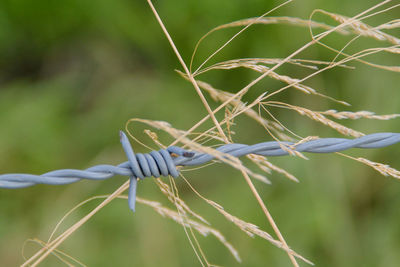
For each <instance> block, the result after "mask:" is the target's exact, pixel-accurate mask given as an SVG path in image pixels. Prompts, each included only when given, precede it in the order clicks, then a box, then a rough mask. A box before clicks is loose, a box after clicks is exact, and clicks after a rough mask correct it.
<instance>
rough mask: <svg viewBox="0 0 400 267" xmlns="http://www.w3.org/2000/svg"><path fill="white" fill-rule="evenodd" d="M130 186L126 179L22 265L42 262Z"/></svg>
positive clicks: (24, 266)
mask: <svg viewBox="0 0 400 267" xmlns="http://www.w3.org/2000/svg"><path fill="white" fill-rule="evenodd" d="M128 187H129V180H128V181H126V182H125V183H124V184H123V185H121V186H120V187H119V188H118V189H117V190H116V191H114V192H113V193H112V194H111V195H109V196H108V197H107V198H106V199H105V200H104V201H102V202H101V203H100V204H99V205H98V206H97V207H96V208H94V209H93V210H92V211H91V212H90V213H89V214H87V215H86V216H85V217H83V218H82V219H80V220H79V221H78V222H77V223H75V224H74V225H73V226H71V227H70V228H68V230H66V231H65V232H64V233H62V234H61V235H59V236H58V237H57V238H56V239H54V240H53V241H52V242H51V243H49V244H47V245H46V246H44V247H43V248H42V249H41V250H39V251H38V252H36V254H35V255H33V256H32V257H30V258H29V260H27V261H25V262H24V263H23V264H22V265H21V267H26V266H32V267H34V266H37V265H38V264H39V263H40V262H42V261H43V260H44V259H45V258H46V257H47V256H48V255H49V254H50V253H52V252H53V251H54V250H55V249H56V248H57V247H58V246H59V245H60V244H61V243H62V242H64V241H65V240H66V239H67V238H68V237H69V236H70V235H71V234H72V233H73V232H75V231H76V230H77V229H79V227H81V226H82V225H83V224H84V223H86V222H87V221H88V220H89V219H90V218H91V217H92V216H93V215H95V214H96V213H97V212H98V211H99V210H101V209H102V208H103V207H104V206H106V205H107V204H108V203H110V202H111V201H112V200H113V199H115V198H117V197H118V196H120V195H121V194H122V193H123V192H124V191H125V190H126V189H128ZM34 260H36V261H35V262H33V261H34Z"/></svg>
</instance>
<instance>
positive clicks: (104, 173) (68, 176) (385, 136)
mask: <svg viewBox="0 0 400 267" xmlns="http://www.w3.org/2000/svg"><path fill="white" fill-rule="evenodd" d="M120 141H121V144H122V147H123V149H124V151H125V154H126V156H127V158H128V161H126V162H123V163H121V164H119V165H117V166H114V165H105V164H104V165H97V166H94V167H90V168H88V169H86V170H75V169H63V170H56V171H51V172H47V173H44V174H42V175H33V174H19V173H11V174H2V175H0V188H23V187H28V186H32V185H36V184H50V185H63V184H70V183H75V182H77V181H80V180H82V179H87V180H104V179H109V178H111V177H113V176H115V175H123V176H129V177H130V187H129V200H128V202H129V207H130V208H131V209H132V210H133V211H134V210H135V199H136V186H137V179H138V178H139V179H144V178H147V177H160V176H168V175H171V176H172V177H178V176H179V172H178V170H177V169H176V167H177V166H194V165H201V164H204V163H207V162H209V161H212V160H214V159H215V157H214V156H213V155H210V154H207V153H199V152H195V151H188V150H185V149H183V148H180V147H177V146H171V147H168V148H167V149H161V150H158V151H151V152H150V153H148V154H141V153H134V151H133V149H132V146H131V144H130V143H129V140H128V138H127V136H126V135H125V133H123V132H122V131H121V132H120ZM398 142H400V133H375V134H370V135H365V136H362V137H359V138H355V139H347V138H321V139H316V140H311V141H307V142H304V143H299V144H295V143H292V142H277V141H270V142H264V143H259V144H255V145H245V144H226V145H222V146H220V147H218V148H216V150H218V151H219V152H222V153H226V154H229V155H231V156H234V157H241V156H244V155H248V154H256V155H262V156H284V155H288V154H289V153H290V150H292V151H297V152H309V153H333V152H339V151H343V150H347V149H350V148H380V147H385V146H390V145H393V144H395V143H398ZM175 155H176V156H175Z"/></svg>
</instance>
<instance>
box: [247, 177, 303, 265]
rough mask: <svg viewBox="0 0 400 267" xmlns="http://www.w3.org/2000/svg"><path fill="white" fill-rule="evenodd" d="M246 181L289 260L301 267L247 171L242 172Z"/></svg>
mask: <svg viewBox="0 0 400 267" xmlns="http://www.w3.org/2000/svg"><path fill="white" fill-rule="evenodd" d="M241 172H242V175H243V177H244V179H245V180H246V182H247V184H248V185H249V187H250V190H251V192H252V193H253V195H254V196H255V197H256V199H257V202H258V204H259V205H260V207H261V209H262V210H263V212H264V214H265V216H266V217H267V219H268V221H269V223H270V224H271V226H272V229H273V230H274V232H275V234H276V235H277V236H278V239H279V241H281V242H282V244H283V245H284V246H285V248H286V251H287V253H288V256H289V259H290V261H291V262H292V264H293V266H296V267H299V264H298V263H297V261H296V258H295V257H294V256H293V254H292V253H290V252H289V251H288V250H289V249H290V248H289V246H288V245H287V243H286V241H285V239H284V238H283V235H282V234H281V232H280V231H279V228H278V226H277V225H276V223H275V221H274V218H272V215H271V213H269V211H268V209H267V206H266V205H265V203H264V202H263V200H262V199H261V197H260V194H259V193H258V192H257V189H256V187H255V186H254V184H253V182H252V181H251V179H250V177H249V175H248V174H247V173H246V172H245V171H241Z"/></svg>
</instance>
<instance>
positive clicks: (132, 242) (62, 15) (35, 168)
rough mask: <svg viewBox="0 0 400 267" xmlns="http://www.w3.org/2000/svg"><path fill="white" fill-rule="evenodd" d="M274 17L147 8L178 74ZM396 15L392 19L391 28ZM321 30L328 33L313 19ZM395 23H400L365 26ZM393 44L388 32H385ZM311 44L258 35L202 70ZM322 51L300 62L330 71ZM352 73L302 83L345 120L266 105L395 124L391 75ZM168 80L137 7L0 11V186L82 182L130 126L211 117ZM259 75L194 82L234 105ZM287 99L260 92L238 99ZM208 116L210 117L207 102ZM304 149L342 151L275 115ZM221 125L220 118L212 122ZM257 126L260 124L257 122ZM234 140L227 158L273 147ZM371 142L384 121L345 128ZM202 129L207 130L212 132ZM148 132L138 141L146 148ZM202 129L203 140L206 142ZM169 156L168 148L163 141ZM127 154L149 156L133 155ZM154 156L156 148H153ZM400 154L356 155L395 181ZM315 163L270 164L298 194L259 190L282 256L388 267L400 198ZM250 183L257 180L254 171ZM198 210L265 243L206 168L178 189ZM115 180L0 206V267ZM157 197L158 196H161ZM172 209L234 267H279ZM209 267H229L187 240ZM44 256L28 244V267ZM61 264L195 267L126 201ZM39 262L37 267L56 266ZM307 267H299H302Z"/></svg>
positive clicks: (7, 195) (250, 213)
mask: <svg viewBox="0 0 400 267" xmlns="http://www.w3.org/2000/svg"><path fill="white" fill-rule="evenodd" d="M280 3H281V2H280V1H262V0H249V1H236V0H235V1H228V0H224V1H177V0H171V1H156V2H155V3H154V4H155V6H156V8H157V9H158V11H159V13H160V15H161V17H162V18H163V20H164V22H165V24H166V26H167V28H168V29H169V31H170V33H171V35H172V37H173V39H174V40H175V42H176V45H177V47H178V49H179V50H180V51H181V53H182V55H183V57H184V59H185V60H186V62H189V59H190V55H191V52H192V51H193V48H194V45H195V44H196V41H197V40H198V39H199V38H200V37H201V36H202V35H203V34H205V33H206V32H207V31H208V30H210V29H211V28H213V27H215V26H217V25H220V24H223V23H227V22H230V21H234V20H238V19H242V18H247V17H254V16H258V15H261V14H262V13H264V12H265V11H267V10H269V9H271V8H273V7H275V6H276V5H278V4H280ZM376 3H378V1H361V0H358V1H344V0H341V1H328V0H324V1H316V0H315V1H294V2H293V3H291V4H289V5H287V6H285V7H283V8H281V9H279V10H278V11H276V12H274V13H273V14H271V15H274V16H294V17H300V18H305V19H307V18H308V16H309V15H310V13H311V12H312V10H313V9H316V8H323V9H325V10H328V11H331V12H335V13H341V14H343V15H346V16H353V15H355V14H358V13H359V12H361V11H363V10H365V9H367V8H369V7H370V6H372V5H374V4H376ZM396 14H397V17H396ZM316 19H320V20H321V21H324V20H325V18H323V17H322V16H316ZM392 19H398V9H395V10H392V11H389V12H386V13H384V14H381V15H379V16H377V17H373V18H371V19H369V20H367V21H366V22H367V23H382V22H385V21H388V20H392ZM237 30H238V29H233V30H232V29H230V30H226V31H222V32H218V33H215V34H214V35H212V36H210V38H209V39H207V40H206V41H205V43H204V44H203V45H202V46H201V48H200V51H199V54H198V57H197V60H196V61H195V65H196V66H198V64H199V63H200V62H201V59H204V58H205V57H206V56H207V55H208V54H209V53H210V52H211V51H214V49H216V48H217V47H218V45H221V44H222V43H223V42H224V41H225V40H227V39H228V38H229V37H230V36H232V34H233V33H235V32H236V31H237ZM391 33H392V34H396V33H397V34H398V33H399V32H398V31H397V32H395V31H392V32H391ZM349 38H350V37H342V36H340V35H337V34H333V35H332V36H331V37H330V38H329V39H327V42H328V43H329V44H330V45H332V46H334V47H335V48H339V49H340V48H341V47H342V46H343V45H344V44H345V43H346V41H348V40H349ZM309 40H310V35H309V32H308V29H305V28H301V27H293V26H285V25H269V26H262V25H255V26H253V27H251V28H250V29H249V30H248V31H247V32H246V33H244V34H243V35H241V36H240V37H239V38H237V40H235V41H234V42H233V43H232V44H231V45H229V46H228V47H227V48H226V49H225V50H224V51H223V52H222V53H221V55H219V56H217V58H216V59H215V60H214V61H213V62H216V61H220V60H225V59H231V58H244V57H268V58H273V57H279V58H282V57H285V56H287V55H289V53H291V52H293V51H295V50H296V49H297V48H299V47H300V46H301V45H302V44H305V43H306V42H308V41H309ZM378 45H380V46H387V45H388V44H386V43H378V42H375V41H370V40H368V39H365V38H361V40H360V41H359V42H356V43H355V44H353V45H352V46H350V47H349V51H352V49H353V51H359V50H360V49H361V48H363V47H366V46H370V47H374V46H378ZM334 56H335V55H334V54H333V53H331V52H329V51H328V50H327V49H324V48H321V47H312V48H311V49H309V50H307V51H306V52H304V53H302V54H300V55H299V57H300V58H309V59H320V60H332V59H333V57H334ZM369 59H371V60H375V62H379V63H382V64H387V65H395V64H396V63H397V64H398V58H395V57H393V56H391V55H384V54H379V55H377V56H374V57H371V58H369ZM352 65H353V66H355V67H356V69H355V70H349V69H339V68H336V69H333V70H330V71H327V72H324V73H323V74H321V75H318V76H316V77H315V78H313V79H310V80H309V81H307V83H306V84H307V85H310V86H313V87H314V88H316V89H318V90H319V91H320V92H323V93H326V94H328V95H330V96H333V97H336V98H339V99H343V100H345V101H347V102H350V103H351V104H352V107H343V106H339V105H338V104H335V103H333V102H331V101H327V100H325V99H322V98H318V97H311V96H305V95H303V94H301V93H299V92H296V91H293V90H291V91H288V92H285V93H284V94H281V95H278V96H277V97H275V98H274V100H279V101H286V102H289V103H291V104H294V105H302V106H305V107H308V108H310V109H314V110H326V109H345V110H352V111H357V110H371V111H375V112H376V113H378V114H386V113H399V97H400V93H399V91H398V89H399V88H398V84H399V82H400V79H399V75H398V74H395V73H391V72H387V71H382V70H378V69H373V68H371V67H367V66H364V65H361V64H355V63H354V64H352ZM174 69H181V67H180V65H179V62H178V61H177V59H176V57H175V55H174V54H173V52H172V50H171V48H170V47H169V44H168V43H167V41H166V38H165V37H164V35H163V34H162V32H161V30H160V28H159V26H158V24H157V22H156V20H155V19H154V17H153V15H152V13H151V11H150V9H149V7H148V6H147V3H146V1H138V0H115V1H105V0H97V1H88V0H65V1H54V0H39V1H28V0H17V1H15V0H2V1H1V2H0V125H2V130H1V131H0V168H1V173H10V172H26V173H43V172H46V171H49V170H53V169H59V168H78V169H81V168H87V167H89V166H92V165H94V164H98V163H110V164H116V163H120V162H121V161H124V160H125V158H124V153H123V151H122V149H121V147H120V145H119V138H118V131H119V130H120V129H123V128H124V125H125V122H126V121H127V120H128V119H130V118H144V119H154V120H165V121H168V122H170V123H172V124H173V126H175V127H177V128H181V129H189V128H190V127H191V126H192V125H193V124H194V123H195V122H197V121H198V120H199V119H201V118H202V117H203V116H205V115H206V111H205V109H204V107H203V106H202V104H201V102H200V100H199V98H198V96H197V94H196V93H195V91H194V89H193V88H192V86H191V85H190V84H189V83H187V82H186V81H184V80H183V79H181V78H180V77H179V76H178V75H177V74H176V73H175V72H174ZM278 73H281V74H286V75H290V76H292V77H296V78H301V77H304V75H306V74H307V73H308V72H306V71H305V70H304V69H300V68H293V67H286V66H283V67H282V68H280V69H278ZM255 77H257V75H256V74H254V73H251V72H248V71H243V70H236V71H217V72H215V73H212V74H209V75H207V76H204V77H200V79H206V80H207V81H210V82H211V83H212V84H213V85H214V86H215V87H217V88H222V89H224V90H228V91H231V92H236V91H237V90H239V89H240V88H242V87H243V86H244V85H245V84H246V83H248V82H249V81H250V80H251V79H253V78H255ZM282 85H283V84H281V83H278V82H276V81H274V80H271V79H265V80H264V81H263V82H261V83H260V84H259V85H257V86H256V87H255V88H254V89H252V91H250V93H249V94H248V95H247V96H246V98H245V100H246V101H251V100H252V99H254V97H256V96H258V95H259V94H260V93H261V92H263V91H269V92H271V91H273V90H276V88H279V87H280V86H282ZM207 99H208V100H210V101H209V102H210V105H211V106H212V107H216V103H214V102H213V101H212V100H211V99H210V98H208V96H207ZM272 112H273V114H274V115H275V116H276V117H277V118H279V119H280V120H281V121H282V122H283V123H284V124H285V125H286V126H287V127H289V128H290V129H292V130H294V131H295V132H296V133H299V134H300V135H303V136H307V135H318V136H321V137H328V136H339V135H338V134H337V133H336V132H335V131H333V130H330V129H327V128H326V127H324V126H322V125H320V124H318V123H315V122H311V121H309V120H308V119H306V118H302V117H300V116H299V115H297V114H294V113H292V112H288V111H282V110H276V109H273V110H272ZM222 116H223V114H218V118H220V119H221V118H222ZM265 116H267V115H265ZM236 123H237V126H236V127H235V128H234V130H235V131H236V135H235V137H234V140H235V141H237V142H246V143H253V142H256V141H261V140H271V137H270V136H269V135H268V133H267V132H266V131H265V130H264V129H263V128H262V127H260V126H258V125H257V124H255V123H254V122H252V121H250V120H249V119H247V118H245V117H242V118H239V119H238V120H237V121H236ZM343 123H344V124H345V125H348V126H351V127H355V128H356V129H357V130H360V131H363V132H366V133H372V132H380V131H382V132H384V131H394V132H398V131H400V127H399V124H398V122H397V121H396V120H393V121H388V122H387V121H383V122H382V121H368V120H360V121H356V122H349V121H343ZM211 125H212V124H211V123H208V124H207V125H206V126H211ZM143 129H144V128H143V126H141V125H136V124H135V125H134V126H133V131H134V134H135V136H136V137H138V138H139V139H141V140H142V141H144V142H146V143H148V144H151V142H150V141H149V140H148V138H146V137H145V136H144V135H143ZM202 129H203V130H204V129H206V128H205V127H203V128H202ZM161 141H163V142H164V143H165V144H167V143H168V140H167V139H161ZM134 146H135V149H136V150H137V151H142V152H145V151H147V150H146V149H144V148H143V147H141V146H139V145H138V144H134ZM153 147H154V146H153ZM398 148H399V146H393V147H389V148H384V149H380V150H376V151H360V150H358V151H351V152H349V154H351V155H354V156H362V157H367V158H369V159H371V160H374V161H379V162H384V163H386V164H390V165H391V166H393V167H397V168H400V162H399V161H398V156H399V152H398ZM309 157H310V160H309V161H305V160H302V159H299V158H293V157H285V158H279V159H272V162H274V163H276V164H277V165H279V166H281V167H284V168H285V169H287V170H288V171H290V172H292V173H293V174H295V175H296V176H297V177H299V178H300V180H301V182H300V183H299V184H296V183H294V182H291V181H289V180H288V179H286V178H285V177H283V176H282V175H280V174H277V173H272V174H270V175H268V177H269V178H270V179H271V180H272V185H264V184H261V183H259V182H256V186H257V188H258V189H259V191H260V192H261V194H262V197H263V199H264V201H265V202H266V204H267V206H268V207H269V209H270V211H271V213H272V215H273V216H274V218H275V220H276V222H277V224H278V225H279V227H280V229H281V231H282V233H283V235H284V236H285V237H286V240H287V242H288V243H289V245H290V246H291V247H292V248H294V249H295V250H296V251H297V252H299V253H300V254H302V255H303V256H305V257H307V258H309V259H311V260H312V261H313V262H315V263H316V264H317V266H399V264H400V254H399V251H400V223H399V222H400V213H399V212H398V210H399V206H400V198H399V192H400V183H399V182H398V181H396V180H395V179H393V178H386V177H382V176H381V175H380V174H379V173H377V172H376V171H374V170H373V169H371V168H370V167H367V166H364V165H361V164H360V163H357V162H354V161H351V160H348V159H345V158H341V157H339V156H338V155H309ZM254 170H256V171H258V170H257V169H255V168H254ZM186 177H187V178H188V179H189V180H190V181H191V183H192V184H193V185H194V186H195V188H196V189H198V190H199V191H200V192H201V193H202V194H203V195H204V196H206V197H208V198H210V199H212V200H214V201H216V202H218V203H219V204H221V205H223V206H224V207H225V209H226V210H227V211H229V212H231V213H233V214H234V215H236V216H238V217H239V218H242V219H244V220H246V221H249V222H252V223H255V224H257V225H259V226H260V227H261V228H262V229H265V230H267V231H268V232H270V233H272V229H271V227H270V226H269V224H268V223H267V221H266V219H265V217H264V216H263V213H262V211H261V209H260V208H259V206H258V205H257V203H256V201H255V199H254V197H253V196H252V195H251V193H250V190H249V188H248V186H247V185H246V183H245V182H244V180H243V178H242V177H241V175H240V173H239V172H238V171H236V170H233V169H232V168H230V167H228V166H224V165H215V166H211V167H208V168H203V169H201V170H198V171H193V172H189V173H186ZM125 179H126V178H121V177H117V178H115V179H111V180H108V181H103V182H86V181H83V182H80V183H76V184H72V185H67V186H59V187H56V186H47V185H40V186H35V187H31V188H26V189H21V190H0V265H1V266H16V265H19V264H21V263H22V262H23V261H24V260H23V257H22V255H21V248H22V246H23V244H24V242H25V241H26V240H27V239H29V238H39V239H41V240H47V238H48V237H49V235H50V233H51V231H52V229H53V228H54V226H55V225H56V223H57V222H58V221H59V220H60V218H61V217H62V216H63V215H64V214H65V213H66V212H67V211H68V210H69V209H71V208H72V207H74V206H75V205H76V204H77V203H79V202H81V201H83V200H85V199H87V198H89V197H91V196H95V195H102V194H109V193H111V192H113V191H114V190H115V189H116V188H118V187H119V186H120V185H121V183H122V182H124V181H125ZM165 181H166V180H165ZM177 183H178V187H179V189H180V196H181V197H182V198H183V199H184V200H185V201H187V203H188V204H189V205H190V206H191V207H192V208H193V209H194V210H195V211H197V212H198V213H200V214H202V215H203V216H204V217H206V218H207V219H208V220H209V221H210V222H212V224H213V226H215V227H216V228H217V229H219V230H220V231H221V232H222V233H223V234H224V235H225V236H226V238H227V239H228V241H230V242H231V243H232V244H233V245H234V246H235V247H236V248H237V249H238V251H239V253H240V255H241V257H242V259H243V263H242V266H266V265H267V266H289V265H290V262H289V259H288V257H287V255H286V254H285V253H284V252H283V251H282V250H280V249H278V248H276V247H274V246H272V245H271V244H269V243H268V242H267V241H265V240H262V239H260V238H254V239H253V238H249V237H248V236H247V235H245V234H244V233H243V232H241V231H240V230H239V229H238V228H236V227H235V226H233V225H232V224H231V223H229V222H227V221H226V220H225V219H224V218H223V217H222V216H221V215H220V214H218V213H217V212H216V211H215V210H213V209H212V208H210V207H209V206H207V205H206V204H205V203H204V202H203V201H202V200H200V199H199V198H198V197H196V196H195V195H194V193H193V192H191V191H190V190H189V189H188V188H187V186H186V185H185V184H184V183H183V182H182V181H180V180H178V181H177ZM138 190H139V191H138V194H139V195H140V196H141V197H144V198H147V199H151V200H158V201H161V202H163V203H165V204H167V205H168V203H167V201H166V200H165V199H164V197H163V196H162V195H161V193H160V192H159V190H158V189H157V187H156V185H155V183H153V182H152V181H151V180H146V181H145V182H143V183H140V187H139V189H138ZM98 203H99V202H96V201H93V202H90V203H89V204H87V205H86V206H84V207H82V208H81V209H79V210H78V211H76V212H75V213H73V215H72V216H71V217H69V219H67V221H66V223H65V224H63V225H62V227H61V230H62V229H66V227H67V226H69V225H71V223H73V222H74V221H76V220H78V219H79V218H81V217H83V216H84V215H86V214H87V213H88V212H89V211H90V210H91V209H92V208H94V207H95V206H96V205H97V204H98ZM198 238H199V240H200V243H201V245H202V248H203V250H204V251H205V253H206V255H208V259H209V260H210V262H212V263H215V264H219V265H224V266H237V265H239V264H238V263H236V262H235V261H234V259H233V257H232V256H231V255H230V254H229V252H228V251H227V250H226V248H225V247H224V246H222V245H221V244H220V243H219V242H218V241H217V240H216V239H215V238H214V237H207V238H204V237H201V236H200V237H198ZM38 249H39V246H38V245H36V244H33V243H29V244H28V245H27V246H26V256H29V255H32V254H33V253H34V252H35V251H37V250H38ZM60 249H61V250H62V251H64V252H66V253H68V254H69V255H71V256H73V257H75V258H77V259H78V260H80V261H82V262H83V263H85V264H86V265H88V266H199V265H200V264H199V263H198V261H197V260H196V258H195V255H194V253H193V251H192V249H191V247H190V245H189V242H188V240H187V238H186V235H185V233H184V231H183V229H182V227H181V226H179V225H178V224H176V223H175V222H172V221H170V220H169V219H164V218H162V217H161V216H159V215H158V214H156V213H155V212H154V211H153V210H152V209H150V208H148V207H145V206H142V205H139V204H138V207H137V212H136V213H135V214H134V215H133V214H132V213H131V212H130V210H129V209H128V207H127V203H126V201H124V200H115V201H113V202H112V203H111V204H109V205H108V206H107V207H106V208H104V209H103V210H101V211H100V212H99V213H98V214H96V215H95V216H94V217H93V218H92V219H91V220H90V221H89V222H88V223H86V224H85V225H84V226H83V227H82V228H80V229H79V230H78V231H76V232H75V233H74V234H73V235H72V236H71V237H70V238H68V239H67V241H65V242H64V243H63V244H62V245H61V246H60ZM61 265H63V263H61V262H60V261H58V260H57V259H55V258H54V257H52V256H50V257H49V258H47V259H46V260H45V261H44V262H43V263H42V266H61ZM301 265H302V266H305V265H306V264H304V263H301Z"/></svg>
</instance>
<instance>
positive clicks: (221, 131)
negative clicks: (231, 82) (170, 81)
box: [147, 0, 228, 141]
mask: <svg viewBox="0 0 400 267" xmlns="http://www.w3.org/2000/svg"><path fill="white" fill-rule="evenodd" d="M147 3H148V4H149V6H150V8H151V10H152V11H153V13H154V16H155V17H156V19H157V21H158V23H159V24H160V27H161V29H162V30H163V32H164V34H165V36H166V37H167V39H168V42H169V43H170V45H171V47H172V49H173V50H174V52H175V54H176V57H177V58H178V60H179V62H180V63H181V65H182V67H183V69H184V70H185V72H186V74H187V76H188V77H189V80H190V82H191V83H192V84H193V86H194V88H195V89H196V92H197V94H198V95H199V97H200V99H201V102H202V103H203V105H204V106H205V108H206V110H207V112H208V114H209V116H210V117H211V119H212V120H213V122H214V124H215V126H216V127H217V129H218V132H219V134H220V135H221V137H223V136H225V135H224V131H223V130H222V128H221V125H219V123H218V121H217V118H215V115H214V113H213V112H212V110H211V108H210V106H209V105H208V103H207V100H206V98H205V97H204V95H203V92H202V91H201V90H200V88H199V86H198V85H197V83H196V81H195V79H194V78H193V75H192V74H191V73H190V71H189V69H188V67H187V66H186V64H185V62H184V61H183V58H182V56H181V54H180V53H179V51H178V49H177V48H176V46H175V43H174V41H173V40H172V38H171V36H170V34H169V33H168V31H167V28H166V27H165V25H164V23H163V22H162V20H161V18H160V16H159V15H158V13H157V10H156V9H155V8H154V6H153V3H152V2H151V0H147ZM225 138H226V137H225ZM226 141H228V139H226Z"/></svg>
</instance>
